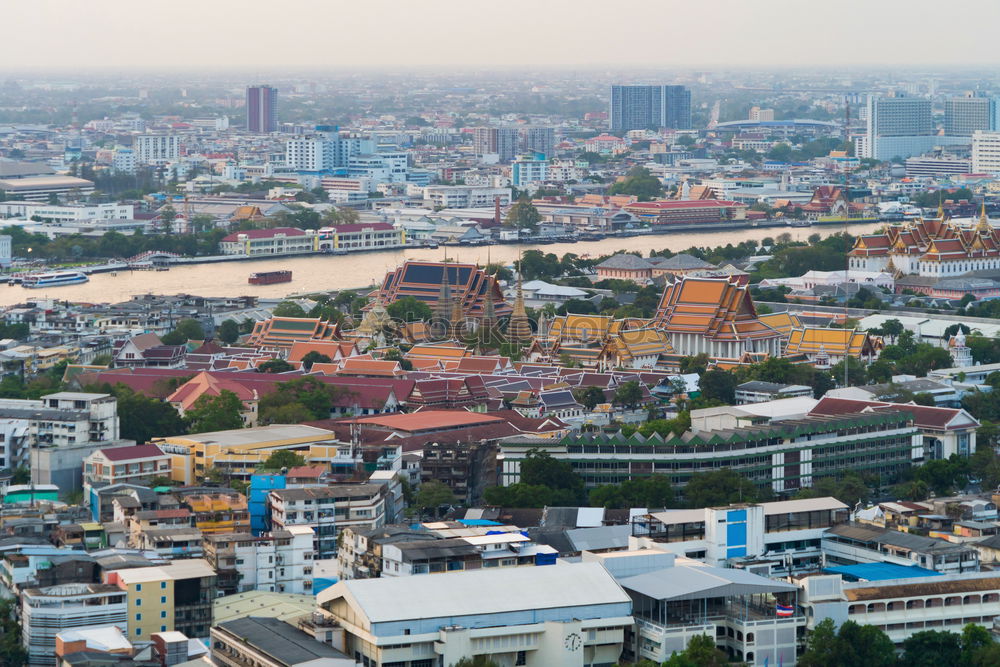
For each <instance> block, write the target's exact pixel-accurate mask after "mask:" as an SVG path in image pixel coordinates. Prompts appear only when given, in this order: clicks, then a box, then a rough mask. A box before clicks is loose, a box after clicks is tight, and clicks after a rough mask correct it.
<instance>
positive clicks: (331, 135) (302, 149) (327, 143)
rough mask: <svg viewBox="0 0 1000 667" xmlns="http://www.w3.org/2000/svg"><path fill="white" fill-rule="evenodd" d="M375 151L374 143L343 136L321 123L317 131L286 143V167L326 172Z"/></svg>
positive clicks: (296, 169) (347, 164) (359, 138)
mask: <svg viewBox="0 0 1000 667" xmlns="http://www.w3.org/2000/svg"><path fill="white" fill-rule="evenodd" d="M374 152H375V142H374V141H373V140H371V139H366V138H363V137H356V136H341V135H340V133H339V132H337V130H336V129H335V128H333V127H330V126H326V125H319V126H317V127H316V134H315V135H314V136H311V137H307V138H302V139H289V140H288V141H287V142H286V144H285V166H286V167H288V168H289V169H294V170H295V171H327V170H331V169H341V168H344V167H347V166H349V164H350V161H351V159H352V158H354V157H355V156H358V155H367V154H370V153H374Z"/></svg>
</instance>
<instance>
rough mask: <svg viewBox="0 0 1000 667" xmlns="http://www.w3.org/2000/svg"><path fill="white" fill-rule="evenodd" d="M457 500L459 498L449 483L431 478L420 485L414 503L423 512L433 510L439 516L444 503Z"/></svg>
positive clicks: (447, 503) (451, 503)
mask: <svg viewBox="0 0 1000 667" xmlns="http://www.w3.org/2000/svg"><path fill="white" fill-rule="evenodd" d="M457 502H458V499H457V498H455V494H454V493H453V492H452V490H451V488H450V487H449V486H448V485H447V484H444V483H443V482H438V481H437V480H433V479H431V480H428V481H426V482H424V483H423V484H421V485H420V489H419V490H418V491H417V496H416V498H415V499H414V502H413V504H414V506H415V507H417V508H419V509H420V510H421V511H423V512H427V511H430V510H433V512H434V516H435V517H437V516H438V513H439V512H440V508H441V506H442V505H454V504H455V503H457Z"/></svg>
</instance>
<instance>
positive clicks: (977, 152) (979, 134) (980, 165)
mask: <svg viewBox="0 0 1000 667" xmlns="http://www.w3.org/2000/svg"><path fill="white" fill-rule="evenodd" d="M972 172H973V173H975V174H1000V132H990V131H984V130H977V131H976V132H974V133H973V135H972Z"/></svg>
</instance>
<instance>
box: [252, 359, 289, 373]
mask: <svg viewBox="0 0 1000 667" xmlns="http://www.w3.org/2000/svg"><path fill="white" fill-rule="evenodd" d="M293 370H295V367H294V366H292V365H291V364H290V363H288V362H287V361H285V360H284V359H269V360H267V361H265V362H264V363H262V364H260V365H259V366H257V372H258V373H287V372H288V371H293Z"/></svg>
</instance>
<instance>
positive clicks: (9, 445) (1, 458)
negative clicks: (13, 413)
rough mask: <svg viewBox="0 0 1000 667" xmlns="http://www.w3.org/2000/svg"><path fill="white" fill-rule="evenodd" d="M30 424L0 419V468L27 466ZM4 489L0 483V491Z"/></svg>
mask: <svg viewBox="0 0 1000 667" xmlns="http://www.w3.org/2000/svg"><path fill="white" fill-rule="evenodd" d="M30 453H31V424H30V422H29V421H28V420H27V419H11V418H3V417H0V468H6V469H8V470H16V469H17V468H22V467H25V466H27V465H29V461H30ZM3 488H5V484H4V483H0V491H2V490H3Z"/></svg>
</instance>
